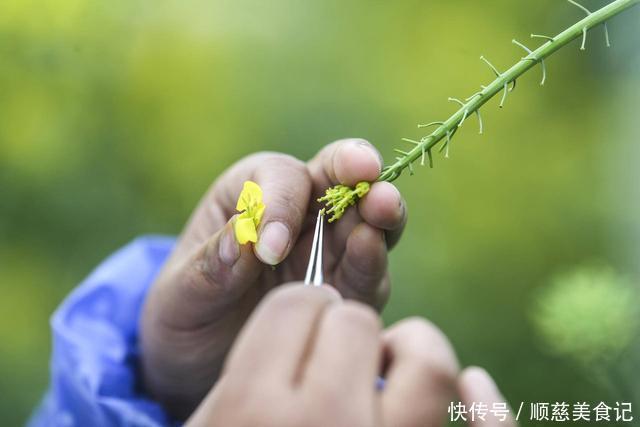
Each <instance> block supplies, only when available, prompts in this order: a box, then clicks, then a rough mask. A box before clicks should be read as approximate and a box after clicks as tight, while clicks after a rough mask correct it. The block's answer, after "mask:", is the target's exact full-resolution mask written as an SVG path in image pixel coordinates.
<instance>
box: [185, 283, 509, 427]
mask: <svg viewBox="0 0 640 427" xmlns="http://www.w3.org/2000/svg"><path fill="white" fill-rule="evenodd" d="M336 348H339V349H340V351H336ZM383 360H384V365H385V367H386V369H385V378H386V385H385V388H384V390H382V391H378V390H376V388H375V387H374V386H373V384H374V381H375V378H376V376H377V375H378V373H379V371H380V366H381V365H382V364H383ZM456 393H457V394H458V396H459V397H460V399H461V401H462V403H463V404H464V405H465V407H467V408H468V407H470V406H471V404H472V403H473V402H483V403H485V404H487V405H488V406H489V407H491V406H492V404H493V403H494V402H495V403H497V402H504V398H503V397H502V396H501V395H500V392H499V391H498V388H497V387H496V385H495V383H494V382H493V380H492V379H491V377H490V376H489V375H488V374H487V373H486V372H485V371H484V370H483V369H481V368H477V367H471V368H467V369H465V370H463V371H462V372H460V371H459V367H458V362H457V358H456V356H455V353H454V351H453V348H452V347H451V344H450V343H449V342H448V340H447V339H446V337H445V336H444V335H443V334H442V332H440V331H439V330H438V329H437V328H436V327H435V326H434V325H433V324H431V323H429V322H428V321H426V320H423V319H420V318H411V319H405V320H402V321H400V322H398V323H396V324H395V325H392V326H391V327H390V328H388V329H386V330H384V331H383V330H381V322H380V319H379V318H378V316H377V314H376V313H375V311H373V310H372V309H371V308H369V307H367V306H366V305H363V304H361V303H357V302H351V301H344V300H342V299H341V298H340V297H339V296H338V295H337V294H336V293H335V292H333V291H331V288H329V287H327V286H323V287H321V288H313V287H304V286H300V284H299V283H298V284H291V285H287V286H282V287H280V288H278V289H276V290H274V291H271V292H270V293H269V294H268V295H267V297H266V298H265V299H264V300H263V301H262V303H261V304H260V305H259V307H258V308H257V309H256V311H255V312H254V313H253V314H252V316H251V318H250V320H249V322H248V323H247V325H246V326H245V327H244V328H243V330H242V332H241V333H240V336H239V338H238V340H237V341H236V343H235V345H234V347H233V349H232V351H231V353H230V355H229V358H228V359H227V361H226V363H225V366H224V370H223V372H222V375H221V377H220V380H219V381H218V383H217V384H216V385H215V387H214V388H213V389H212V390H211V391H210V392H209V394H208V395H207V397H206V398H205V399H204V400H203V402H202V404H201V405H200V406H199V407H198V409H197V410H196V411H195V413H194V414H193V416H192V417H191V418H190V419H189V420H188V421H187V423H186V424H185V425H186V426H187V427H205V426H208V427H214V426H234V427H254V426H261V427H303V426H304V427H316V426H317V427H320V426H332V427H342V426H344V427H359V426H363V427H365V426H371V427H441V426H444V425H446V423H447V421H448V418H449V417H448V416H447V408H448V407H449V404H450V402H451V401H452V400H453V399H454V398H455V394H456ZM469 418H470V417H469ZM467 426H469V427H504V426H506V427H515V426H516V423H515V421H514V420H513V418H512V417H511V416H509V417H508V418H507V419H506V420H505V421H500V420H499V419H498V418H495V417H492V416H491V415H488V416H486V418H485V421H482V420H479V419H478V420H473V421H472V420H470V419H469V420H468V421H467Z"/></svg>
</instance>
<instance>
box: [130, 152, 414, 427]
mask: <svg viewBox="0 0 640 427" xmlns="http://www.w3.org/2000/svg"><path fill="white" fill-rule="evenodd" d="M380 168H381V160H380V156H379V154H378V153H377V151H376V150H375V149H374V148H373V147H372V146H371V145H370V144H369V143H367V142H365V141H363V140H344V141H338V142H335V143H333V144H331V145H328V146H327V147H325V148H324V149H323V150H322V151H320V153H318V154H317V155H316V156H315V157H314V158H313V159H312V160H311V161H309V162H308V163H306V164H305V163H303V162H301V161H299V160H297V159H295V158H293V157H290V156H286V155H283V154H276V153H260V154H255V155H252V156H249V157H247V158H245V159H243V160H241V161H240V162H238V163H237V164H235V165H234V166H232V167H231V168H230V169H229V170H227V171H226V172H225V173H224V174H223V175H222V176H221V177H220V178H219V179H218V180H217V181H216V182H215V183H214V184H213V185H212V187H211V189H210V190H209V191H208V192H207V194H206V195H205V196H204V197H203V199H202V201H201V203H200V205H199V206H198V207H197V208H196V210H195V211H194V213H193V214H192V217H191V219H190V221H189V223H188V225H187V226H186V228H185V230H184V231H183V233H182V236H181V238H180V240H179V242H178V244H177V247H176V249H175V250H174V252H173V254H172V256H171V258H170V260H169V261H168V262H167V264H166V266H165V268H164V269H163V271H162V272H161V273H160V275H159V277H158V278H157V279H156V282H155V283H154V285H153V287H152V289H151V290H150V292H149V295H148V298H147V301H146V304H145V307H144V311H143V315H142V327H141V334H142V336H141V341H142V368H143V378H144V383H145V387H146V389H147V391H148V392H149V393H150V394H151V395H152V396H153V397H154V398H156V399H157V400H159V401H161V402H163V404H164V405H165V407H166V408H167V409H168V410H169V412H170V413H172V415H174V416H176V417H178V418H184V417H186V416H187V415H188V414H190V413H191V411H192V410H193V409H194V408H195V406H196V405H197V404H198V403H199V402H200V400H201V399H202V398H203V397H204V396H205V394H206V393H207V392H208V390H209V389H210V388H211V386H212V385H213V383H214V382H215V380H216V378H217V377H218V375H219V372H220V368H221V365H222V361H223V360H224V358H225V356H226V354H227V352H228V350H229V348H230V347H231V344H232V343H233V341H234V339H235V336H236V334H237V333H238V331H239V330H240V328H241V327H242V325H243V324H244V322H245V320H246V318H247V316H248V315H249V313H251V311H252V310H253V308H254V307H255V305H256V304H257V303H258V302H259V301H260V299H261V298H262V297H263V295H264V294H265V293H266V292H267V291H268V290H270V289H271V288H273V287H275V286H277V285H279V284H281V283H285V282H289V281H292V280H300V279H301V278H302V277H304V273H305V268H306V264H307V260H308V257H309V251H310V247H311V240H312V237H313V230H314V222H315V217H316V215H317V211H318V209H319V205H318V204H317V203H316V202H315V200H316V198H317V197H320V196H321V195H322V194H323V192H324V190H325V189H326V188H328V187H330V186H333V185H335V184H338V183H342V184H346V185H351V186H353V185H355V184H356V183H357V182H359V181H375V179H376V178H377V176H378V174H379V173H380ZM246 180H252V181H255V182H257V183H258V184H259V185H260V186H261V187H262V190H263V193H264V203H265V204H266V206H267V207H266V210H265V212H264V216H263V218H262V222H261V227H260V230H259V237H258V243H257V244H256V245H255V246H252V245H242V246H240V245H238V244H237V242H236V240H235V238H234V233H233V226H232V223H233V218H232V217H233V216H234V214H235V213H236V211H235V205H236V200H237V198H238V195H239V194H240V191H241V189H242V185H243V183H244V181H246ZM406 215H407V212H406V209H405V204H404V202H403V201H402V198H401V196H400V193H399V192H398V190H397V189H396V188H395V187H394V186H393V185H391V184H389V183H386V182H378V183H375V184H373V185H372V187H371V190H370V192H369V194H367V196H366V197H365V198H364V199H363V200H362V201H361V202H360V203H359V204H358V208H357V209H356V208H351V209H349V211H348V212H347V213H346V214H345V216H344V217H343V218H342V219H340V220H339V221H338V222H337V223H334V224H331V225H329V226H326V227H325V231H326V232H325V253H324V265H325V280H328V281H330V282H331V283H333V284H334V286H335V288H336V289H337V290H338V291H339V292H340V293H341V294H342V295H343V296H344V297H346V298H351V299H356V300H359V301H362V302H365V303H367V304H370V305H372V306H374V307H376V308H378V309H379V308H381V307H382V306H383V305H384V303H385V301H386V299H387V297H388V294H389V278H388V274H387V250H388V249H389V248H391V247H392V246H393V245H394V244H395V243H396V242H397V241H398V239H399V237H400V234H401V232H402V229H403V226H404V224H405V222H406ZM276 264H277V267H276V268H275V269H273V268H272V267H271V266H272V265H276Z"/></svg>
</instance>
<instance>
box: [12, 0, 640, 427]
mask: <svg viewBox="0 0 640 427" xmlns="http://www.w3.org/2000/svg"><path fill="white" fill-rule="evenodd" d="M584 3H585V5H587V6H589V7H591V8H596V7H598V6H601V5H602V4H604V3H606V2H603V1H595V0H594V1H585V2H584ZM581 16H582V15H581V12H580V11H579V10H577V9H576V8H574V7H571V6H570V5H568V4H566V3H565V2H561V1H557V0H537V1H528V2H525V1H512V0H484V1H477V0H455V1H424V0H422V1H418V0H414V1H409V0H404V1H393V2H388V1H387V2H383V1H368V0H357V1H349V2H345V1H340V0H329V1H307V2H300V1H294V0H272V1H256V0H217V1H215V0H210V1H204V0H185V1H169V0H160V1H150V0H114V1H104V2H96V1H88V0H38V1H35V0H2V2H0V319H1V321H0V396H2V397H1V398H0V420H1V422H0V423H1V424H2V425H7V426H8V425H20V424H21V423H23V422H24V421H25V419H26V417H27V416H28V414H29V413H30V411H31V410H32V408H33V407H34V405H36V403H37V402H38V400H39V398H40V396H41V394H42V392H43V391H44V389H45V387H46V385H47V380H48V379H47V376H48V365H47V364H48V357H49V354H50V334H49V327H48V319H49V316H50V315H51V313H52V311H53V310H54V309H55V307H56V306H57V305H58V304H59V303H60V301H61V300H62V299H63V298H64V296H65V295H66V294H67V293H68V292H69V291H70V290H71V289H72V288H73V287H74V286H75V285H76V284H77V283H78V282H79V281H80V280H81V279H82V278H83V277H84V276H85V275H87V273H88V272H89V271H90V270H91V269H92V268H93V267H94V266H95V265H97V263H99V262H100V261H101V260H102V259H103V258H104V257H105V256H107V255H108V254H109V253H110V252H112V251H114V250H115V249H117V248H118V247H120V246H122V245H124V244H125V243H127V242H128V241H130V240H131V239H133V238H134V237H136V236H138V235H141V234H145V233H162V234H177V233H178V232H179V231H180V229H181V227H182V225H183V223H184V222H185V220H186V218H187V217H188V215H189V213H190V211H191V210H192V208H193V207H194V206H195V204H196V203H197V201H198V199H199V197H200V195H201V194H202V193H203V191H204V190H205V189H206V188H207V186H208V184H209V183H210V182H211V181H212V180H213V179H214V178H215V177H216V176H217V175H218V174H219V173H220V172H221V171H222V170H224V169H225V168H226V167H228V166H229V165H230V164H232V163H233V162H234V161H236V160H237V159H239V158H240V157H242V156H244V155H246V154H248V153H251V152H254V151H257V150H277V151H282V152H286V153H290V154H293V155H295V156H298V157H300V158H303V159H307V158H309V157H311V156H312V155H313V154H314V153H315V152H316V151H317V150H318V149H320V147H322V146H323V145H324V144H326V143H328V142H330V141H332V140H335V139H338V138H342V137H346V136H358V137H363V138H367V139H369V140H370V141H371V142H373V143H374V144H375V145H376V146H377V147H378V148H379V149H380V151H381V152H382V153H383V155H384V156H385V158H387V159H392V158H393V153H392V149H393V148H394V147H398V146H400V145H401V144H402V143H401V142H400V138H401V137H420V136H422V135H421V134H420V133H419V132H418V130H417V129H416V124H417V123H420V122H426V121H432V120H438V119H442V118H444V117H446V116H447V115H448V114H450V113H451V112H452V111H454V109H455V105H454V104H452V103H448V102H447V97H449V96H456V97H466V96H468V95H470V94H471V93H473V92H475V91H476V90H477V88H478V87H479V85H480V84H483V83H486V82H488V81H489V80H490V79H491V78H492V74H491V72H490V71H489V69H488V68H487V67H486V66H485V65H483V64H482V63H481V61H479V59H478V58H479V56H480V54H484V55H486V56H488V57H489V58H490V59H491V60H492V61H493V63H494V64H495V65H496V66H497V67H498V68H502V69H506V68H507V66H509V65H510V64H512V63H513V62H514V61H516V60H517V59H518V58H520V57H521V56H522V52H521V51H520V50H519V48H517V47H516V46H514V45H512V44H511V39H512V38H514V37H515V38H517V39H519V40H520V41H523V42H525V43H527V44H529V45H533V46H535V45H536V42H535V41H530V40H529V34H530V33H532V32H536V33H542V34H555V33H557V32H559V30H561V29H562V28H563V27H565V26H567V25H569V24H571V23H573V22H574V21H575V20H577V19H578V18H580V17H581ZM638 22H640V8H635V10H631V11H629V12H628V13H626V14H625V15H624V16H619V17H617V18H615V19H614V20H612V21H611V22H610V23H609V30H610V32H611V39H612V44H613V46H612V47H611V48H610V49H606V48H605V46H604V38H603V34H602V30H601V29H600V28H598V29H595V30H593V31H592V32H590V33H589V38H588V44H587V46H588V48H587V51H585V52H581V51H580V50H579V44H577V43H574V44H572V45H570V46H568V47H567V48H566V49H564V50H562V51H561V52H559V53H558V54H556V55H555V56H554V57H553V58H552V59H550V60H549V61H548V64H547V66H548V71H549V76H548V80H547V84H546V85H545V86H544V87H540V86H539V80H540V70H539V69H534V70H532V72H531V73H529V74H528V75H526V76H525V77H523V78H522V79H520V80H519V82H518V83H519V84H518V87H517V89H516V91H515V92H514V93H512V94H511V95H510V96H509V97H508V98H507V101H506V106H505V108H504V109H499V108H498V107H497V102H495V101H492V102H490V103H489V104H488V105H487V106H486V107H484V109H483V118H484V122H485V134H484V135H478V132H477V128H476V127H475V126H476V123H475V118H471V120H470V121H469V122H467V124H466V126H464V128H462V129H461V132H459V133H458V135H457V136H456V139H455V140H454V143H453V144H452V147H451V157H450V158H449V159H444V158H441V157H438V158H436V164H435V168H434V169H433V170H429V169H428V168H419V169H418V170H417V173H416V175H415V176H413V177H409V176H408V174H407V175H406V176H403V177H401V178H400V179H399V180H398V181H397V185H398V186H399V188H400V189H401V191H402V192H403V193H404V195H405V197H406V199H407V201H408V205H409V209H410V221H409V225H408V229H407V233H406V235H405V238H404V240H403V241H402V243H401V244H400V245H399V246H398V248H397V249H396V250H395V251H394V252H393V254H392V256H391V261H390V262H391V269H392V272H393V276H394V279H395V280H394V288H393V295H392V298H391V301H390V303H389V304H388V306H387V309H386V310H385V314H384V316H385V320H386V322H387V323H390V322H393V321H394V320H397V319H399V318H402V317H406V316H409V315H421V316H425V317H427V318H429V319H431V320H432V321H433V322H435V323H436V324H438V325H439V326H440V327H441V328H442V329H443V330H444V331H445V333H446V334H447V335H448V336H449V337H450V339H451V341H452V342H453V344H454V346H455V348H456V349H457V351H458V353H459V355H460V359H461V361H462V363H463V364H478V365H482V366H484V367H486V368H487V369H488V370H489V371H490V372H492V373H493V375H494V376H495V377H496V379H497V381H498V382H499V384H500V385H501V388H502V390H503V392H504V394H505V395H506V396H507V398H508V399H509V400H510V401H511V402H512V403H514V404H515V405H516V406H517V404H518V403H519V402H521V401H525V402H531V401H534V402H536V401H542V402H555V401H567V402H575V401H584V400H586V401H596V402H597V401H600V400H605V401H607V400H608V401H609V402H611V401H612V400H613V401H614V402H615V399H622V400H624V401H630V400H632V399H636V401H637V395H634V393H636V392H637V391H638V390H637V387H635V390H634V383H635V379H636V378H637V376H636V375H635V372H634V370H633V368H632V366H633V362H629V361H633V360H636V361H637V360H638V359H637V358H636V359H634V357H637V352H634V351H633V348H634V343H635V342H637V340H636V339H635V338H636V337H637V334H636V332H637V331H636V326H635V324H636V321H635V320H634V319H635V311H634V307H635V298H636V297H637V288H638V285H639V284H640V262H638V259H639V258H640V185H638V184H639V183H640V171H639V169H638V162H639V161H640V125H639V124H638V123H639V121H638V117H639V116H638V107H639V106H640V49H638V46H639V44H640V25H638ZM585 265H587V266H588V267H585ZM593 265H597V267H593ZM604 270H606V272H605V273H603V271H604ZM576 271H577V273H575V272H576ZM572 272H574V273H572ZM594 272H595V273H594ZM592 273H593V274H592ZM576 275H578V276H580V275H583V276H585V277H586V278H585V277H582V276H580V277H582V278H576V277H577V276H576ZM590 275H591V276H590ZM581 280H582V282H581V283H583V285H584V283H587V285H585V286H586V288H585V286H583V285H580V286H573V285H572V283H574V282H576V281H578V282H580V281H581ZM585 281H586V282H585ZM590 281H591V282H593V283H595V285H594V286H595V287H596V288H598V287H599V288H598V289H597V290H596V291H593V292H591V294H590V297H589V298H591V299H589V298H587V297H585V293H586V294H588V293H589V291H585V289H592V288H594V287H593V286H591V287H590V285H589V284H588V283H590ZM572 286H573V287H572ZM622 288H624V289H622ZM621 289H622V291H621ZM592 290H593V289H592ZM599 292H600V293H599ZM620 292H622V294H621V293H620ZM602 295H605V297H602ZM607 295H608V296H610V297H611V298H609V300H610V301H608V302H607V304H609V305H607V304H604V303H603V301H606V300H607V298H608V297H607ZM616 295H618V296H619V295H624V296H625V297H624V298H616ZM630 302H633V303H630ZM620 312H622V313H623V315H622V316H617V317H616V318H615V319H617V320H615V319H614V321H611V322H608V321H607V319H608V315H609V314H612V315H613V313H620ZM554 322H555V323H554ZM594 330H595V332H594ZM595 333H598V334H600V335H598V337H601V338H602V339H600V340H598V339H593V340H591V341H588V342H586V343H583V342H582V341H581V338H584V337H593V334H595ZM616 334H617V335H616ZM620 334H622V335H623V336H624V339H623V341H622V344H620V345H617V346H616V345H613V346H612V345H611V343H610V342H607V337H614V338H615V340H616V342H620V341H619V339H620V338H619V337H620ZM596 338H597V337H596ZM554 339H555V340H562V342H563V343H564V344H566V345H564V347H563V345H555V344H557V342H556V343H554V342H553V341H554ZM612 339H613V338H612ZM567 343H568V344H567ZM572 343H574V344H575V345H573V344H572ZM627 344H628V345H627ZM589 345H591V346H592V347H593V346H595V348H592V350H593V351H595V354H596V357H595V358H591V359H589V360H584V358H580V357H578V356H577V354H578V353H580V352H581V351H582V350H583V348H584V346H587V347H588V346H589ZM620 347H621V348H620ZM598 352H600V353H598ZM602 354H604V355H606V357H600V356H599V355H602ZM621 359H625V360H626V362H625V363H628V365H624V364H623V363H622V362H620V363H619V360H621ZM623 366H627V367H626V368H624V367H623ZM630 366H631V367H630ZM609 368H613V370H615V371H617V372H618V374H620V375H618V377H621V378H623V379H625V380H626V381H627V382H628V383H630V384H631V386H630V387H629V386H628V385H629V384H627V387H618V386H616V380H615V378H614V374H611V376H609V374H608V373H609V372H612V369H609ZM596 371H597V372H598V374H597V375H596V374H595V372H596ZM603 378H605V381H602V379H603ZM612 378H613V379H612ZM611 384H613V387H611ZM620 390H625V391H624V392H623V393H622V394H616V393H619V391H620ZM625 393H626V394H625ZM635 415H636V416H637V417H640V413H637V414H635ZM525 424H526V423H525Z"/></svg>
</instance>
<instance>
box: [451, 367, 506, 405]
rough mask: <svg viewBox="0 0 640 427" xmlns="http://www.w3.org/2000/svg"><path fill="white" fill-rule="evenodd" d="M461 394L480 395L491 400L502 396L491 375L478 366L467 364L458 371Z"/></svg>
mask: <svg viewBox="0 0 640 427" xmlns="http://www.w3.org/2000/svg"><path fill="white" fill-rule="evenodd" d="M459 384H460V388H461V390H460V392H461V394H466V395H468V394H473V395H476V396H477V395H482V396H483V397H484V398H490V399H491V400H500V399H502V396H501V394H500V391H499V390H498V386H497V385H496V383H495V381H494V380H493V378H491V375H489V373H488V372H487V371H486V370H485V369H484V368H481V367H479V366H469V367H467V368H465V369H464V370H463V371H462V372H461V373H460V378H459Z"/></svg>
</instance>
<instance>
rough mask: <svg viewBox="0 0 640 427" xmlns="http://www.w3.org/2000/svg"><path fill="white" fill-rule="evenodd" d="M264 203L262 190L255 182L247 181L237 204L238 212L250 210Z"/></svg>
mask: <svg viewBox="0 0 640 427" xmlns="http://www.w3.org/2000/svg"><path fill="white" fill-rule="evenodd" d="M258 203H262V189H261V188H260V186H259V185H258V184H256V183H255V182H253V181H245V182H244V185H243V186H242V191H241V192H240V196H239V197H238V203H237V204H236V210H237V211H243V210H245V209H249V207H250V206H252V205H257V204H258Z"/></svg>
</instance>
